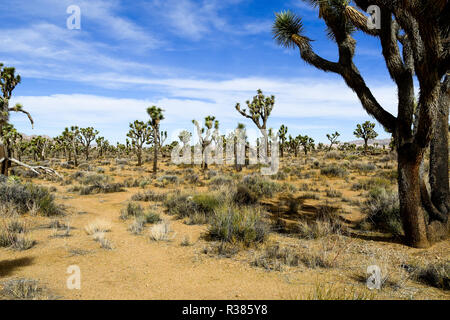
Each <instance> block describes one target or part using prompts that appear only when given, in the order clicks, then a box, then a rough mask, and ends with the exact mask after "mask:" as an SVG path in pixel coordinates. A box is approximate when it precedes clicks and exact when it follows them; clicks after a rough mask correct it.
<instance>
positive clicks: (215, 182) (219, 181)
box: [209, 176, 233, 190]
mask: <svg viewBox="0 0 450 320" xmlns="http://www.w3.org/2000/svg"><path fill="white" fill-rule="evenodd" d="M232 184H233V179H232V178H231V177H226V176H215V177H213V178H211V180H210V181H209V186H210V188H211V189H213V190H215V189H218V188H220V187H224V186H225V187H227V186H231V185H232Z"/></svg>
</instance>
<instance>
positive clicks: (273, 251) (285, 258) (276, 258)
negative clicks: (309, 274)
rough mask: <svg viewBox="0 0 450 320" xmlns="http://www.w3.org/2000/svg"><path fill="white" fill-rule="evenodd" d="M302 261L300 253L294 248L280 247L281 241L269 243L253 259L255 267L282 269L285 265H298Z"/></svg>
mask: <svg viewBox="0 0 450 320" xmlns="http://www.w3.org/2000/svg"><path fill="white" fill-rule="evenodd" d="M299 263H300V255H299V254H298V253H297V252H296V250H295V249H294V248H291V247H280V244H279V243H276V244H271V245H268V246H266V247H265V248H264V252H263V253H262V254H261V255H258V256H256V257H255V258H254V260H253V261H252V263H251V264H252V265H253V266H255V267H262V268H265V269H267V270H277V271H281V270H282V269H283V266H289V267H296V266H298V265H299Z"/></svg>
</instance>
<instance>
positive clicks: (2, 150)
mask: <svg viewBox="0 0 450 320" xmlns="http://www.w3.org/2000/svg"><path fill="white" fill-rule="evenodd" d="M0 159H3V162H2V163H1V164H0V169H1V174H2V175H5V176H7V175H8V169H9V160H8V152H7V150H6V147H5V146H4V145H3V144H0Z"/></svg>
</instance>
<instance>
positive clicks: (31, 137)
mask: <svg viewBox="0 0 450 320" xmlns="http://www.w3.org/2000/svg"><path fill="white" fill-rule="evenodd" d="M21 134H22V136H23V138H24V139H25V140H31V139H33V138H34V137H37V136H39V135H38V134H33V135H31V136H28V135H26V134H25V133H21ZM40 136H41V137H44V138H47V139H49V140H53V138H52V137H49V136H47V135H45V134H41V135H40Z"/></svg>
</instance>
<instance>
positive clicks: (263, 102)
mask: <svg viewBox="0 0 450 320" xmlns="http://www.w3.org/2000/svg"><path fill="white" fill-rule="evenodd" d="M245 103H246V104H247V107H248V110H247V109H241V105H240V104H239V103H237V104H236V110H237V111H238V112H239V113H240V114H241V115H243V116H244V117H246V118H248V119H251V120H252V121H253V123H254V124H255V125H256V127H258V129H259V130H260V131H261V133H262V134H263V141H262V142H263V143H262V150H263V157H264V158H265V159H266V158H267V148H268V145H269V140H268V136H267V131H266V128H267V120H268V119H269V116H270V113H271V112H272V110H273V107H274V105H275V96H273V95H272V96H270V97H265V96H264V94H263V92H262V91H261V89H258V90H257V95H256V96H254V97H253V100H252V102H250V101H246V102H245Z"/></svg>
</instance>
